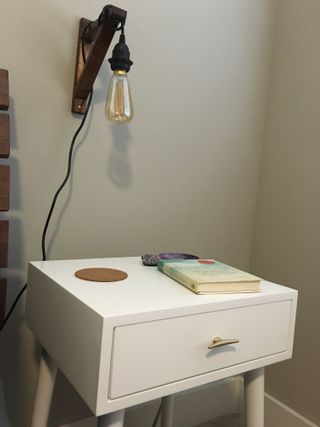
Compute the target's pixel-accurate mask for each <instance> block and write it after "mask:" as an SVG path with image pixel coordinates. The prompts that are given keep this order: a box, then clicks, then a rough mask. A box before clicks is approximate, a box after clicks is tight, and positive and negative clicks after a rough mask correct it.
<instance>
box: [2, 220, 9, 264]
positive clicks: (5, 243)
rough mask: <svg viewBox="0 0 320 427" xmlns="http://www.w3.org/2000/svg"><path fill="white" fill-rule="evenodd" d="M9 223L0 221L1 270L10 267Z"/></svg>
mask: <svg viewBox="0 0 320 427" xmlns="http://www.w3.org/2000/svg"><path fill="white" fill-rule="evenodd" d="M8 235H9V221H7V220H1V221H0V268H6V267H7V266H8Z"/></svg>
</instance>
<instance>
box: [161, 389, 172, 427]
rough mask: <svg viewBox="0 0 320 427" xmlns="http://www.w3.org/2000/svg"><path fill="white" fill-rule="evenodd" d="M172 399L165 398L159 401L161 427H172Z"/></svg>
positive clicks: (169, 397)
mask: <svg viewBox="0 0 320 427" xmlns="http://www.w3.org/2000/svg"><path fill="white" fill-rule="evenodd" d="M173 408H174V397H173V395H171V396H165V397H163V398H162V400H161V427H172V426H173Z"/></svg>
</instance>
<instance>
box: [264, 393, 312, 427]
mask: <svg viewBox="0 0 320 427" xmlns="http://www.w3.org/2000/svg"><path fill="white" fill-rule="evenodd" d="M265 427H319V425H316V424H314V423H312V422H311V421H309V420H307V419H306V418H305V417H303V416H302V415H300V414H298V412H296V411H294V410H293V409H291V408H289V407H288V406H287V405H284V404H283V403H282V402H280V401H279V400H277V399H275V398H274V397H272V396H270V395H269V394H267V393H265Z"/></svg>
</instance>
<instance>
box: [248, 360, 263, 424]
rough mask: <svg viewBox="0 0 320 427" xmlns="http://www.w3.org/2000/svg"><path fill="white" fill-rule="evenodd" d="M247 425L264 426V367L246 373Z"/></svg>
mask: <svg viewBox="0 0 320 427" xmlns="http://www.w3.org/2000/svg"><path fill="white" fill-rule="evenodd" d="M244 395H245V414H246V427H263V426H264V368H259V369H255V370H253V371H249V372H246V373H245V375H244Z"/></svg>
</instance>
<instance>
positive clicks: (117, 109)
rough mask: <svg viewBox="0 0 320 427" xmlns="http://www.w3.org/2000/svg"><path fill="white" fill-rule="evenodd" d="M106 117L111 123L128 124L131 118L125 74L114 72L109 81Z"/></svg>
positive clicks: (127, 83)
mask: <svg viewBox="0 0 320 427" xmlns="http://www.w3.org/2000/svg"><path fill="white" fill-rule="evenodd" d="M106 117H107V119H108V120H110V121H111V122H116V123H128V122H130V121H131V120H132V118H133V104H132V97H131V92H130V86H129V81H128V77H127V72H126V71H124V70H115V71H114V73H113V76H112V78H111V81H110V86H109V90H108V95H107V102H106Z"/></svg>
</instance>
